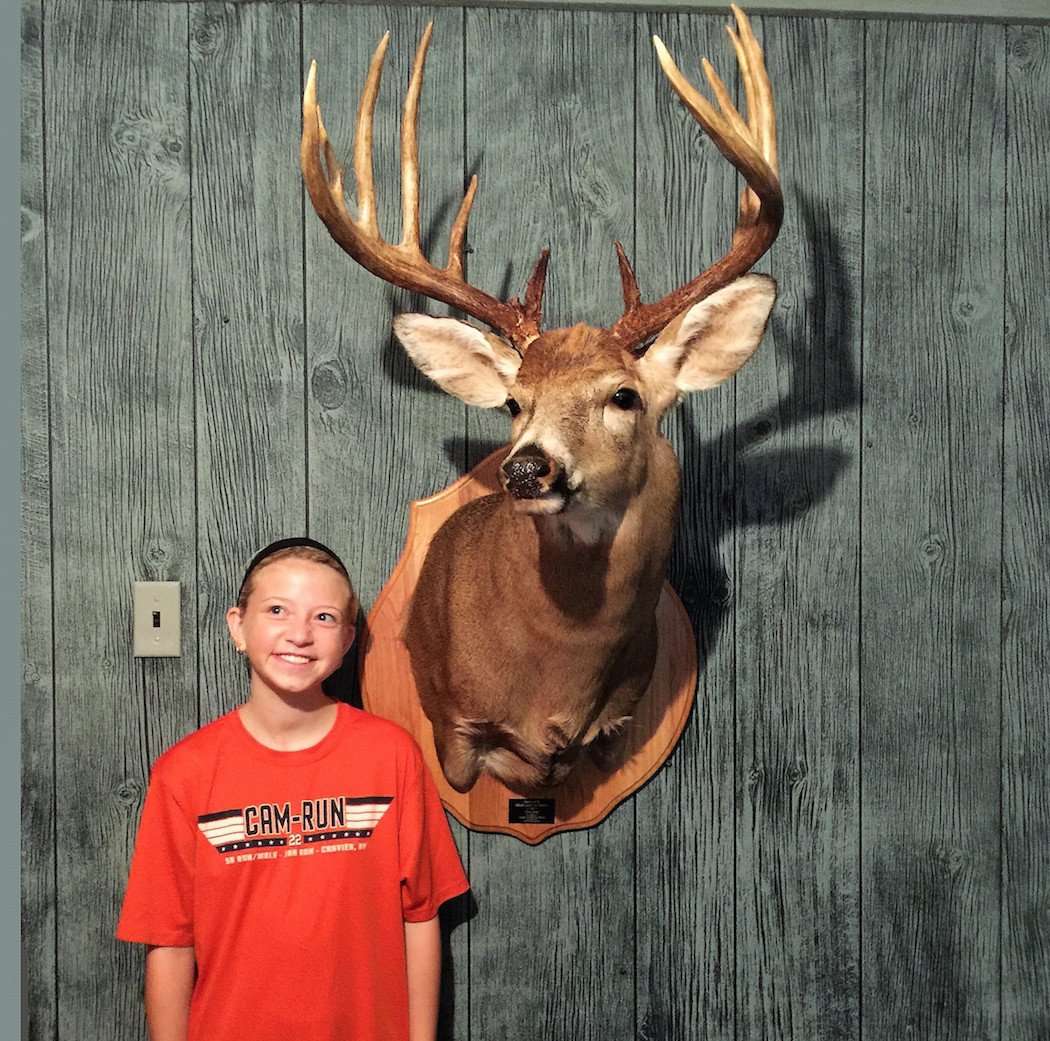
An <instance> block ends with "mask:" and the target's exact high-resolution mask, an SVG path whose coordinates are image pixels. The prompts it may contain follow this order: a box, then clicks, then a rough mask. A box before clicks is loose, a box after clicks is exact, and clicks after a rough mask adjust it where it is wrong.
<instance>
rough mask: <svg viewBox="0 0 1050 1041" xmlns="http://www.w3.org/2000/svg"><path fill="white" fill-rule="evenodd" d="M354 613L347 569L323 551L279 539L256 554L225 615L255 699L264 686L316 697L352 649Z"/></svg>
mask: <svg viewBox="0 0 1050 1041" xmlns="http://www.w3.org/2000/svg"><path fill="white" fill-rule="evenodd" d="M356 613H357V598H356V597H355V595H354V590H353V587H352V585H351V584H350V577H349V575H348V574H347V571H346V568H345V567H344V566H343V563H342V561H341V560H340V559H339V558H338V557H337V556H336V555H335V554H334V553H333V552H332V551H331V550H330V549H328V548H327V547H326V546H323V545H322V544H321V543H319V542H315V541H314V540H312V539H281V540H280V541H278V542H274V543H271V544H270V545H269V546H267V547H266V548H265V549H263V550H261V551H260V552H259V553H257V554H256V555H255V557H254V558H253V559H252V562H251V563H250V564H249V565H248V569H247V571H246V572H245V575H244V578H243V580H242V581H241V588H240V592H239V593H238V596H237V605H236V606H235V607H231V608H230V609H229V611H227V612H226V622H227V625H228V626H229V630H230V637H231V638H232V640H233V642H234V645H235V646H236V647H237V649H238V650H239V651H241V652H242V653H244V654H246V655H247V657H248V663H249V665H250V667H251V672H252V689H253V693H254V692H255V691H256V688H257V685H259V684H261V685H262V687H263V688H264V689H266V690H269V691H271V692H274V693H277V694H281V695H285V696H289V697H295V696H296V695H306V694H311V693H312V694H319V693H320V692H321V682H322V681H323V680H324V679H326V678H327V677H328V676H329V675H331V674H332V673H333V672H334V671H335V670H336V669H337V668H338V667H339V665H340V663H341V662H342V660H343V656H344V655H345V654H346V652H347V650H348V649H349V647H350V644H351V643H352V642H353V638H354V619H355V617H356Z"/></svg>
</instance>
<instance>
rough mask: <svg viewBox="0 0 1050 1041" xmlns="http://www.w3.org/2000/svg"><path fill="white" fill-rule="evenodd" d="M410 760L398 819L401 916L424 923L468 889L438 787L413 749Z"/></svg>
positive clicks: (421, 758) (406, 919) (420, 757)
mask: <svg viewBox="0 0 1050 1041" xmlns="http://www.w3.org/2000/svg"><path fill="white" fill-rule="evenodd" d="M413 752H414V755H413V756H412V757H411V758H410V760H409V776H408V777H407V778H406V780H405V784H404V789H403V790H404V795H403V799H402V807H401V815H400V822H399V827H400V829H401V830H400V834H399V843H398V844H399V850H400V858H401V912H402V915H403V917H404V919H405V921H406V922H427V921H429V920H430V919H431V918H433V917H434V916H435V915H436V914H437V913H438V908H440V907H441V905H442V904H443V903H444V902H445V901H446V900H451V899H452V897H454V896H458V895H459V894H460V893H465V892H466V891H467V890H468V889H469V888H470V883H469V882H468V881H467V876H466V875H465V874H464V872H463V865H462V863H461V862H460V859H459V853H458V852H457V850H456V844H455V842H454V841H453V839H452V832H451V831H450V830H449V827H448V821H447V820H446V819H445V809H444V807H443V806H442V805H441V799H440V798H439V797H438V793H437V788H436V787H435V786H434V781H433V779H432V778H431V776H430V773H429V772H428V770H427V768H426V765H425V764H424V762H423V757H422V755H421V754H420V753H419V751H418V750H417V749H415V748H414V749H413Z"/></svg>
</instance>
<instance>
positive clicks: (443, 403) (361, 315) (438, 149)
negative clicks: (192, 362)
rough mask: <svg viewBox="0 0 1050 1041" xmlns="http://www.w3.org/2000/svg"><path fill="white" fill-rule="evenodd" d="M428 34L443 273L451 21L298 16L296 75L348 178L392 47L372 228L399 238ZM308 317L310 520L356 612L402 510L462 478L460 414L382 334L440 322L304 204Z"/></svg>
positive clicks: (454, 142)
mask: <svg viewBox="0 0 1050 1041" xmlns="http://www.w3.org/2000/svg"><path fill="white" fill-rule="evenodd" d="M432 18H433V19H434V23H435V24H434V35H433V38H432V41H431V46H430V53H429V57H428V59H427V72H426V78H425V80H424V83H423V95H422V99H421V107H420V120H419V139H420V170H421V178H420V181H421V196H420V219H421V227H422V229H423V236H424V248H427V247H428V246H429V255H430V259H431V260H432V261H433V262H434V263H437V264H444V262H445V256H446V252H447V244H448V232H449V228H450V226H451V223H452V218H453V217H454V216H455V213H456V209H457V208H458V206H459V202H460V199H461V198H462V194H463V180H464V178H463V75H464V70H463V30H462V19H463V15H462V12H460V11H452V10H443V11H441V10H439V11H434V10H432V9H429V8H424V7H404V8H401V7H361V8H357V9H354V10H350V11H347V10H345V9H342V10H341V9H339V8H333V7H308V8H306V9H305V10H304V51H303V68H304V75H305V70H307V69H308V68H309V64H310V60H311V59H312V58H316V59H317V63H318V97H319V100H320V103H321V111H322V114H323V116H324V121H325V126H326V128H327V130H328V133H329V136H330V137H331V139H332V142H333V144H334V146H335V149H336V153H337V155H338V156H339V158H340V160H341V161H342V162H343V164H344V165H345V166H346V168H347V174H346V176H347V184H348V195H349V196H350V197H351V198H353V195H354V192H355V187H354V183H353V172H352V170H351V169H350V158H351V146H352V144H353V133H354V117H355V114H356V111H357V100H358V97H359V96H360V92H361V88H362V86H363V84H364V79H365V73H366V71H367V69H368V62H369V59H370V58H371V55H372V51H373V50H374V48H375V46H376V44H377V43H378V42H379V39H380V37H381V36H382V35H383V33H384V32H385V31H386V30H390V35H391V39H390V46H389V49H388V51H387V58H386V66H385V70H384V76H383V82H382V86H381V89H380V94H379V101H378V103H377V106H376V117H375V136H374V139H373V141H374V150H375V178H376V194H377V199H378V203H379V219H380V226H381V228H382V230H383V232H384V234H385V236H386V238H387V239H388V240H389V241H394V242H397V241H400V238H401V202H400V175H399V166H398V163H399V150H398V148H399V146H398V134H399V127H400V124H401V107H402V104H403V102H404V95H405V92H406V90H407V88H408V78H409V72H410V69H411V64H412V58H413V55H414V54H415V49H416V45H417V43H418V42H419V38H420V36H421V35H422V31H423V28H424V26H425V25H426V23H427V21H428V20H430V19H432ZM305 206H306V315H307V331H308V337H307V338H308V345H309V421H310V485H311V501H310V523H311V529H312V530H313V531H314V532H315V533H316V534H317V535H318V537H319V538H322V539H330V540H331V543H332V546H333V548H335V549H340V550H344V551H345V552H346V560H347V562H348V564H351V563H352V565H353V567H352V572H353V575H354V578H355V580H356V582H357V584H358V587H359V592H360V594H361V597H362V599H363V601H364V602H365V604H366V605H370V604H371V603H372V601H373V600H374V599H375V596H376V594H377V593H378V592H379V590H380V589H381V588H382V585H383V583H384V582H385V581H386V579H387V577H388V576H389V574H390V572H391V570H392V569H393V567H394V564H395V563H396V561H397V558H398V556H399V555H400V553H401V548H402V546H403V545H404V540H405V533H406V531H407V527H408V504H409V502H411V501H412V500H413V499H419V498H423V497H425V496H428V495H431V494H433V493H434V492H436V491H439V490H440V489H441V488H443V487H445V485H447V484H448V483H449V482H450V481H452V480H454V479H455V478H456V477H458V476H459V474H460V473H461V472H462V470H463V463H464V448H463V412H464V408H465V406H464V405H463V404H462V403H460V402H458V401H456V400H455V399H454V398H451V397H449V396H447V395H445V394H444V393H443V392H442V391H441V390H440V389H438V388H437V387H436V386H435V385H434V384H432V383H430V382H429V381H428V380H426V378H425V377H424V376H422V374H421V373H419V372H418V371H417V370H416V368H415V367H414V366H413V365H412V363H411V361H410V360H409V358H408V356H407V354H406V353H405V351H404V350H403V348H402V347H401V345H400V344H399V343H398V342H397V341H396V340H395V339H394V337H393V334H392V332H391V326H390V323H391V319H392V318H393V316H394V315H395V314H397V313H400V312H404V311H427V312H428V313H430V314H438V315H440V314H448V309H447V308H444V307H443V306H442V305H438V304H435V303H432V302H430V301H428V300H426V299H425V298H422V297H419V296H415V295H412V294H409V293H406V292H404V291H402V290H399V289H395V288H394V287H392V286H389V285H387V284H386V283H384V282H382V281H380V280H379V279H378V278H376V277H375V276H374V275H372V274H370V273H369V272H367V271H365V270H364V269H363V268H361V267H359V266H358V265H357V264H356V263H355V262H354V261H353V260H351V258H350V257H349V256H347V255H346V254H345V253H344V252H343V251H342V250H341V249H340V248H339V246H337V245H336V243H335V242H334V241H333V240H332V239H331V237H330V236H329V234H328V232H327V230H326V229H325V227H324V225H323V224H322V223H321V220H320V218H319V217H317V215H316V214H315V213H314V211H313V208H312V207H311V205H310V201H309V199H308V198H307V199H306V203H305Z"/></svg>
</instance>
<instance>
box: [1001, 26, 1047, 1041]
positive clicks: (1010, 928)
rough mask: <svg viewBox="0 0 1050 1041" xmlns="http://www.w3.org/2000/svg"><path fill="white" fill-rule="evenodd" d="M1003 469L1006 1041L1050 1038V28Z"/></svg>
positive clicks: (1012, 66) (1022, 42) (1022, 98)
mask: <svg viewBox="0 0 1050 1041" xmlns="http://www.w3.org/2000/svg"><path fill="white" fill-rule="evenodd" d="M1007 75H1008V80H1007V98H1008V109H1007V142H1008V152H1007V160H1006V162H1007V184H1006V199H1007V210H1006V219H1007V223H1006V307H1007V320H1006V374H1005V376H1006V378H1005V389H1006V406H1005V411H1006V416H1005V425H1004V438H1005V445H1004V468H1003V484H1004V494H1003V504H1004V509H1003V608H1004V612H1003V746H1002V785H1003V820H1002V830H1003V839H1002V841H1003V922H1002V930H1003V934H1002V935H1003V955H1002V980H1003V997H1002V1001H1003V1015H1002V1036H1003V1038H1004V1041H1005V1039H1006V1038H1010V1039H1011V1041H1039V1039H1042V1038H1045V1037H1048V1036H1050V1004H1048V995H1050V860H1048V853H1047V851H1048V850H1050V790H1048V787H1047V784H1046V777H1047V768H1046V764H1047V761H1048V760H1050V705H1048V702H1047V698H1046V678H1047V676H1048V675H1050V630H1048V619H1050V542H1048V537H1047V523H1046V513H1045V502H1046V493H1047V488H1048V486H1050V466H1048V461H1050V439H1048V436H1047V416H1046V412H1047V400H1048V397H1050V365H1048V363H1047V359H1046V338H1047V329H1048V328H1050V303H1048V300H1047V293H1046V287H1047V285H1050V256H1048V247H1047V229H1048V228H1050V206H1048V204H1047V183H1046V171H1047V170H1048V169H1050V146H1048V142H1050V109H1048V108H1047V103H1046V99H1047V97H1048V96H1050V30H1048V29H1035V28H1032V29H1011V30H1009V32H1008V35H1007Z"/></svg>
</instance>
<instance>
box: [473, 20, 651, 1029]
mask: <svg viewBox="0 0 1050 1041" xmlns="http://www.w3.org/2000/svg"><path fill="white" fill-rule="evenodd" d="M632 26H633V21H632V19H631V18H630V17H629V16H617V15H596V14H585V13H579V14H576V15H573V16H570V15H568V14H564V13H555V12H542V13H541V12H535V13H526V12H509V11H470V10H468V11H467V24H466V29H467V32H466V60H467V68H468V77H467V84H466V97H467V114H468V115H467V159H468V164H469V167H470V168H471V169H473V168H474V167H475V165H476V168H477V171H478V175H479V178H480V189H479V193H478V199H477V202H476V205H475V218H474V232H473V235H472V236H471V241H472V243H473V247H474V253H473V256H472V258H471V264H470V276H471V279H472V281H474V282H476V283H477V284H479V285H481V286H482V287H483V288H485V289H487V290H489V291H490V292H499V293H501V294H502V295H509V294H510V293H512V292H514V293H518V292H520V291H521V290H522V288H523V286H524V283H525V281H526V279H527V278H528V275H529V272H530V271H531V270H532V265H533V264H534V263H535V260H536V257H537V256H538V255H539V251H540V249H542V248H543V247H544V246H546V245H549V246H550V247H551V251H552V253H551V267H550V271H549V276H548V283H547V295H546V300H545V308H544V311H545V324H546V325H547V326H548V327H551V328H553V327H556V326H558V325H562V324H567V323H569V322H570V321H591V322H599V323H602V324H604V323H607V322H609V321H611V320H613V319H615V317H616V315H617V314H619V301H620V295H619V279H618V276H617V274H616V262H615V253H614V251H613V247H612V243H613V240H614V239H616V238H617V237H620V236H628V237H629V236H630V233H631V223H632V213H631V196H632V188H631V186H632V181H633V155H632V151H633V147H632V141H633V130H632V126H631V123H632V110H633V96H634V76H633V67H634V59H633V32H632ZM468 421H469V424H470V425H469V439H470V453H471V456H472V458H477V457H479V456H480V455H481V454H483V453H484V452H486V451H487V450H488V449H489V448H490V447H493V446H494V445H495V444H501V443H503V442H504V441H505V439H506V437H507V433H508V423H509V421H508V419H507V417H506V415H504V414H499V413H497V412H494V411H490V412H482V411H481V410H470V414H469V416H468ZM633 830H634V814H633V810H632V807H631V806H630V805H627V806H621V807H620V808H619V809H618V810H616V811H615V812H614V813H613V814H612V815H611V816H610V817H609V818H607V819H606V820H605V821H604V822H603V824H602V825H601V827H600V828H597V829H594V830H592V831H588V832H573V833H568V834H562V835H557V836H555V837H554V838H553V839H550V840H548V841H547V842H545V843H543V844H542V845H541V846H539V847H537V848H535V849H524V848H523V847H522V846H521V845H520V844H519V843H518V842H516V841H514V840H512V839H509V838H507V837H506V836H500V835H495V836H493V835H481V834H478V835H473V836H472V837H471V841H470V848H471V857H470V866H471V882H472V884H473V887H474V892H475V894H476V897H477V901H478V905H479V913H478V917H477V919H476V920H475V922H473V923H472V930H471V945H470V1002H471V1003H470V1022H471V1037H473V1038H498V1037H509V1036H516V1035H518V1034H520V1033H521V1031H522V1024H529V1027H528V1028H527V1031H528V1032H529V1033H530V1034H534V1035H535V1036H540V1037H544V1038H549V1039H551V1041H561V1039H568V1038H578V1037H581V1036H584V1035H587V1034H590V1035H592V1036H609V1037H626V1036H629V1035H630V1033H631V1032H632V1031H633V1029H634V996H633V981H634V971H635V967H634V929H635V922H634V886H635V882H634V873H633V869H632V859H633V858H632V855H631V851H632V848H633V843H634V834H633Z"/></svg>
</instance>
